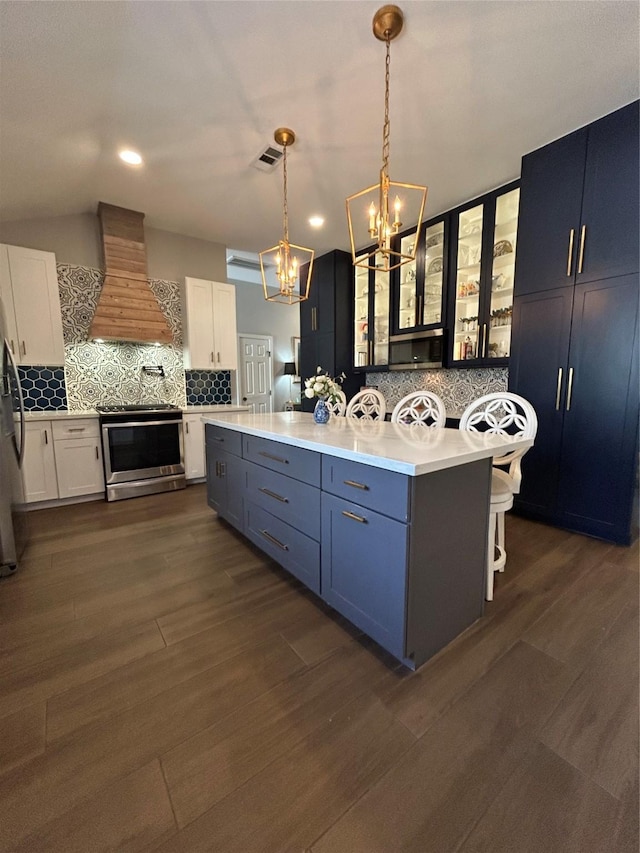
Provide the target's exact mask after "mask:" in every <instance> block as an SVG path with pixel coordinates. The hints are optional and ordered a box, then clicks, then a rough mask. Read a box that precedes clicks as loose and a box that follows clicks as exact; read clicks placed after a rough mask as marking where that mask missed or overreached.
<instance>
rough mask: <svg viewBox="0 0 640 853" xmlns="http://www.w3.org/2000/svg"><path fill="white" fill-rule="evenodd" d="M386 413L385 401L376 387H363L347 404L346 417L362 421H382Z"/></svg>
mask: <svg viewBox="0 0 640 853" xmlns="http://www.w3.org/2000/svg"><path fill="white" fill-rule="evenodd" d="M386 413H387V402H386V400H385V399H384V395H383V394H381V393H380V391H378V390H377V388H364V389H363V390H362V391H358V393H357V394H356V395H355V397H352V398H351V400H350V401H349V405H348V406H347V412H346V415H347V417H348V418H360V420H363V421H383V420H384V416H385V415H386Z"/></svg>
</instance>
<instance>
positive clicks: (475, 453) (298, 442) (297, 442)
mask: <svg viewBox="0 0 640 853" xmlns="http://www.w3.org/2000/svg"><path fill="white" fill-rule="evenodd" d="M309 417H311V415H309ZM202 421H203V422H204V423H205V424H208V423H209V424H212V425H214V426H220V427H223V428H226V429H231V430H234V431H235V432H241V433H246V434H247V435H253V436H256V437H258V438H266V439H269V440H271V441H279V442H281V443H282V444H287V445H290V446H293V447H301V448H303V449H305V450H312V451H315V452H316V453H325V454H327V455H329V456H335V457H337V458H338V459H346V460H348V461H351V462H361V463H363V464H365V465H371V466H372V467H374V468H381V469H384V470H387V471H395V472H396V473H398V474H406V475H408V476H410V477H419V476H421V475H422V474H430V473H433V472H434V471H442V470H445V469H447V468H455V467H457V466H459V465H466V464H468V463H470V462H477V461H479V460H481V459H488V458H492V457H493V456H496V455H498V451H501V453H500V455H502V454H503V453H504V451H505V449H506V448H508V449H511V450H517V449H520V448H528V447H531V446H532V444H533V440H532V439H524V438H511V437H509V438H504V440H503V442H502V443H501V445H499V446H498V447H493V448H490V447H486V446H481V447H476V448H469V449H466V450H465V451H463V452H460V451H458V452H456V454H455V456H451V455H449V456H446V457H444V458H440V459H431V460H428V461H424V462H416V463H412V462H407V461H404V460H401V459H397V458H393V457H392V456H386V455H385V456H381V455H378V454H375V453H367V452H366V451H363V450H354V449H350V448H345V447H339V446H335V445H333V444H327V443H326V442H323V441H322V440H321V438H318V439H317V440H316V439H313V440H311V439H308V438H302V437H300V436H293V435H287V434H283V433H281V432H277V431H274V430H272V429H265V428H257V427H252V426H249V425H247V424H240V423H237V422H234V421H227V420H225V419H224V418H223V417H219V418H216V417H213V416H211V417H207V416H203V418H202ZM394 426H401V425H398V424H396V425H394ZM402 428H403V429H411V427H402ZM315 429H319V430H322V429H324V427H323V426H317V427H315ZM447 432H452V433H456V434H457V433H458V430H447ZM467 435H471V436H475V435H477V436H478V437H480V436H481V434H474V433H470V434H467ZM492 438H495V439H497V438H502V436H492Z"/></svg>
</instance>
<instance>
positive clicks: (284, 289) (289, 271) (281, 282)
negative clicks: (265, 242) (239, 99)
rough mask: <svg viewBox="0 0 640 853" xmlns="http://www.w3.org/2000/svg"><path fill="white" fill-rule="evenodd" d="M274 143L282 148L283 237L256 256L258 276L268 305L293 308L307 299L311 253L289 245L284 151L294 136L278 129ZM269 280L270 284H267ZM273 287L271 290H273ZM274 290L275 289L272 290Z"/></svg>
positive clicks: (281, 128)
mask: <svg viewBox="0 0 640 853" xmlns="http://www.w3.org/2000/svg"><path fill="white" fill-rule="evenodd" d="M273 138H274V139H275V141H276V143H277V144H278V145H280V146H282V148H283V163H282V166H283V168H282V172H283V184H284V193H283V197H284V204H283V220H284V222H283V236H282V240H280V241H279V242H278V244H277V245H275V246H272V247H271V248H270V249H265V250H264V251H263V252H260V253H259V256H260V272H261V275H262V287H263V290H264V298H265V299H266V300H268V301H269V302H283V303H285V304H286V305H294V304H297V303H298V302H304V301H305V299H308V298H309V286H310V284H311V273H312V272H313V258H314V254H315V253H314V251H313V249H305V248H304V246H296V244H295V243H290V242H289V208H288V206H287V148H288V147H289V146H290V145H293V143H294V142H295V141H296V135H295V133H294V132H293V131H292V130H289V128H288V127H279V128H278V129H277V130H276V131H275V133H274V134H273ZM305 264H308V265H309V266H308V269H307V270H306V275H303V279H302V280H301V279H300V273H301V270H300V268H301V267H303V266H304V265H305ZM270 279H271V282H270V281H269V280H270ZM272 285H273V286H272ZM274 287H275V289H274Z"/></svg>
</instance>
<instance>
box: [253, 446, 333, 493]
mask: <svg viewBox="0 0 640 853" xmlns="http://www.w3.org/2000/svg"><path fill="white" fill-rule="evenodd" d="M243 455H244V458H245V459H248V460H249V461H250V462H255V463H256V464H257V465H262V466H263V467H264V468H270V469H271V470H272V471H278V473H280V474H286V476H287V477H294V478H295V479H296V480H302V482H303V483H309V484H310V485H312V486H318V488H319V487H320V459H321V457H320V454H319V453H316V452H315V451H313V450H304V449H303V448H301V447H294V446H293V445H291V444H283V443H282V442H280V441H272V440H271V439H268V438H257V437H256V436H254V435H246V434H245V436H244V451H243Z"/></svg>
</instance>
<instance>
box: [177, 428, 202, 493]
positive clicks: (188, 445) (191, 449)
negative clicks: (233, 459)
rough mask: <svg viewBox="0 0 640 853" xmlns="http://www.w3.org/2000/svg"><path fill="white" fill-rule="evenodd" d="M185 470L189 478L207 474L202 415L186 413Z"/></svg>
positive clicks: (184, 433)
mask: <svg viewBox="0 0 640 853" xmlns="http://www.w3.org/2000/svg"><path fill="white" fill-rule="evenodd" d="M182 422H183V426H184V430H183V437H184V472H185V477H186V478H187V480H197V479H203V478H204V476H205V457H204V423H203V422H202V415H184V417H183V421H182Z"/></svg>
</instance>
